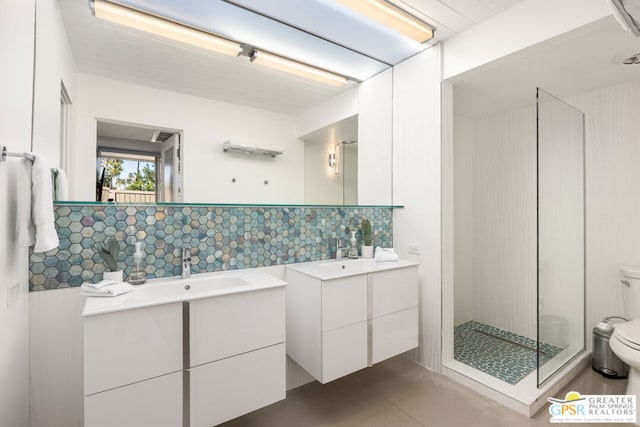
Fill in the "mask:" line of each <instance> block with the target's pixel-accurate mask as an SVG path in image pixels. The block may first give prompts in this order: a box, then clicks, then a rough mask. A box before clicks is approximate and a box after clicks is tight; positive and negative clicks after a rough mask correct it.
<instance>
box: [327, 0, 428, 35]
mask: <svg viewBox="0 0 640 427" xmlns="http://www.w3.org/2000/svg"><path fill="white" fill-rule="evenodd" d="M337 1H338V3H341V4H343V5H344V6H346V7H348V8H349V9H352V10H354V11H356V12H358V13H360V14H362V15H364V16H366V17H368V18H370V19H373V20H374V21H376V22H379V23H380V24H382V25H385V26H387V27H389V28H391V29H392V30H395V31H397V32H399V33H402V34H404V35H405V36H407V37H409V38H412V39H413V40H415V41H417V42H418V43H424V42H426V41H427V40H430V39H432V38H433V27H431V26H429V25H427V24H425V23H424V22H422V21H421V20H419V19H418V18H416V17H414V16H412V15H410V14H409V13H407V12H405V11H404V10H402V9H400V8H399V7H397V6H395V5H393V4H391V3H389V2H388V1H385V0H337Z"/></svg>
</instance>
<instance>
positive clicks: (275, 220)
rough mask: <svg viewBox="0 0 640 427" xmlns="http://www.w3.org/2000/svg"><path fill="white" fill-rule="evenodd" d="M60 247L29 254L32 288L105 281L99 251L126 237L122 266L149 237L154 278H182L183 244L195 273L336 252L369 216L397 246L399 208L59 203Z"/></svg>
mask: <svg viewBox="0 0 640 427" xmlns="http://www.w3.org/2000/svg"><path fill="white" fill-rule="evenodd" d="M55 218H56V229H57V231H58V236H59V238H60V246H59V247H58V249H54V250H52V251H50V252H47V253H32V254H31V255H30V268H29V270H30V274H29V277H30V290H31V291H42V290H48V289H57V288H68V287H73V286H80V285H81V284H82V283H83V282H98V281H100V280H102V273H103V272H104V271H105V265H104V263H103V261H102V259H101V258H100V256H99V255H98V252H97V251H98V250H99V248H100V247H101V246H102V244H103V242H104V241H105V239H106V238H108V237H114V238H115V239H117V240H118V241H119V242H120V245H121V253H120V257H119V259H118V265H119V267H120V268H121V269H123V270H124V275H125V277H127V276H128V275H129V273H130V272H131V269H132V267H133V252H134V243H135V242H137V241H141V242H143V250H144V252H145V253H146V256H145V258H144V266H145V270H146V272H147V277H148V278H150V279H151V278H157V277H171V276H178V275H180V272H181V254H182V248H183V247H185V246H188V247H190V248H191V254H192V272H193V273H203V272H212V271H223V270H236V269H243V268H254V267H264V266H269V265H279V264H289V263H294V262H305V261H316V260H322V259H328V258H331V257H332V256H333V254H334V248H333V244H332V243H331V242H332V239H331V236H332V233H333V232H335V233H336V235H337V236H338V237H341V238H342V239H344V240H345V241H346V238H347V236H348V234H349V232H350V231H351V230H357V231H358V235H359V237H360V241H361V238H362V230H361V224H362V220H363V219H365V218H368V219H369V220H370V221H371V227H372V231H373V234H374V245H377V246H383V247H390V246H392V243H393V236H392V209H391V208H379V207H357V208H353V207H286V206H279V207H268V206H265V207H262V206H260V207H258V206H247V207H243V206H131V205H75V204H74V205H57V206H55Z"/></svg>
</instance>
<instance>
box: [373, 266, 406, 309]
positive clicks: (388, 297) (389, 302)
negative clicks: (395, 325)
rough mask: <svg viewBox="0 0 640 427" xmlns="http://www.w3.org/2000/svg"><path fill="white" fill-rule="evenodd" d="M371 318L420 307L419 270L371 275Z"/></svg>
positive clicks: (402, 270) (392, 271)
mask: <svg viewBox="0 0 640 427" xmlns="http://www.w3.org/2000/svg"><path fill="white" fill-rule="evenodd" d="M369 286H370V291H369V297H370V304H371V310H370V312H371V318H376V317H378V316H383V315H385V314H390V313H395V312H397V311H400V310H405V309H407V308H411V307H415V306H417V305H418V268H417V267H410V268H401V269H397V270H391V271H383V272H379V273H375V274H370V275H369Z"/></svg>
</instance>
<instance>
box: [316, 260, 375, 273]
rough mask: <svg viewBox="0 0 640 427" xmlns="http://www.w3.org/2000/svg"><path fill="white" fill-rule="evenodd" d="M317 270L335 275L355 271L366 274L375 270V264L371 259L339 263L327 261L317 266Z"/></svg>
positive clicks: (341, 261)
mask: <svg viewBox="0 0 640 427" xmlns="http://www.w3.org/2000/svg"><path fill="white" fill-rule="evenodd" d="M318 268H320V269H322V270H323V271H326V272H332V273H336V274H340V273H351V272H356V271H361V272H366V271H368V270H371V269H374V268H376V262H375V261H374V260H373V259H344V260H340V261H329V262H325V263H322V264H318Z"/></svg>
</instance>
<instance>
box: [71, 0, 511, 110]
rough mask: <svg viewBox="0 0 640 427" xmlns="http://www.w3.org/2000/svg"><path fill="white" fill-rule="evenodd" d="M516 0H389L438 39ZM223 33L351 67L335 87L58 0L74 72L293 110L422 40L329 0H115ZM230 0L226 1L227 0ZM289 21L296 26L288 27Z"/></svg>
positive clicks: (315, 61)
mask: <svg viewBox="0 0 640 427" xmlns="http://www.w3.org/2000/svg"><path fill="white" fill-rule="evenodd" d="M521 1H522V0H447V1H445V0H442V1H439V0H405V1H401V0H394V1H393V3H396V4H397V5H399V6H400V7H403V8H405V9H406V10H408V11H410V12H411V13H413V14H415V15H416V16H418V17H420V18H421V19H423V20H425V21H426V22H428V23H430V24H433V25H434V26H435V27H436V38H435V41H442V40H445V39H446V38H449V37H451V36H453V35H455V34H457V33H460V32H462V31H464V30H466V29H468V28H469V27H471V26H473V25H475V24H477V23H479V22H482V21H484V20H486V19H488V18H490V17H492V16H494V15H495V14H497V13H500V12H501V11H503V10H505V9H507V8H509V7H511V6H514V5H516V4H517V3H520V2H521ZM120 2H122V3H123V4H128V5H131V6H134V7H136V8H139V9H142V10H146V11H148V12H151V13H155V14H158V15H161V16H165V17H168V18H170V19H173V20H176V21H179V22H184V23H186V24H188V25H191V26H194V27H197V28H202V29H205V30H208V31H211V32H214V33H216V34H219V35H222V36H224V37H228V38H230V39H233V40H236V41H240V42H243V43H248V44H251V45H253V46H255V47H262V48H263V49H265V50H269V51H271V52H273V53H279V54H281V55H284V56H288V57H291V58H293V59H297V60H300V61H302V62H306V63H309V64H312V65H316V66H319V67H321V68H324V69H327V70H330V71H334V72H337V73H339V74H343V75H346V76H350V77H352V78H353V79H354V80H355V81H351V82H349V83H348V84H347V85H345V86H343V87H341V88H335V87H328V86H326V85H323V84H321V83H315V82H311V81H309V80H306V79H304V78H300V77H296V76H292V75H289V74H284V73H281V72H277V71H272V70H270V69H266V68H262V67H260V66H257V65H256V64H252V63H250V62H249V60H248V58H246V57H229V56H225V55H222V54H217V53H213V52H208V51H203V50H201V49H198V48H195V47H190V46H185V45H182V44H180V43H178V42H173V41H171V40H167V39H164V38H161V37H157V36H153V35H150V34H148V33H143V32H140V31H137V30H133V29H129V28H126V27H122V26H118V25H116V24H112V23H109V22H106V21H102V20H100V19H97V18H94V17H92V16H91V13H90V9H89V7H88V2H87V1H82V0H59V3H60V8H61V11H62V16H63V20H64V24H65V27H66V30H67V34H68V36H69V40H70V44H71V48H72V51H73V55H74V58H75V60H76V63H77V66H78V70H79V71H80V72H81V73H87V74H94V75H98V76H102V77H107V78H112V79H117V80H122V81H125V82H130V83H134V84H139V85H145V86H150V87H154V88H158V89H163V90H169V91H174V92H180V93H185V94H189V95H195V96H200V97H204V98H210V99H215V100H219V101H223V102H230V103H235V104H240V105H246V106H251V107H256V108H261V109H266V110H270V111H276V112H280V113H285V114H291V115H298V114H301V113H302V112H305V111H307V110H309V109H310V108H312V107H314V106H316V105H318V104H320V103H322V102H323V101H326V100H327V99H330V98H332V97H333V96H335V95H337V94H339V93H341V92H343V91H345V90H348V89H350V88H352V87H353V86H355V84H356V82H357V81H360V80H365V79H366V78H369V77H371V76H373V75H375V74H377V73H379V72H380V71H382V70H384V69H386V68H387V67H389V66H390V65H393V64H396V63H398V62H400V61H402V60H403V59H405V58H408V57H410V56H412V55H414V54H415V53H417V52H419V51H421V50H424V49H425V48H426V47H427V46H426V45H420V44H418V43H417V42H414V41H412V40H410V39H408V38H406V37H404V36H401V35H398V34H395V33H393V32H392V31H390V30H387V29H386V28H384V27H382V26H380V25H379V24H376V23H375V22H372V21H370V20H368V19H366V18H363V17H361V16H359V15H357V14H355V13H353V12H351V11H349V10H348V9H346V8H345V7H344V6H341V5H339V4H337V3H336V2H334V1H332V0H305V1H304V3H301V2H300V1H299V0H278V1H270V2H265V1H264V0H227V1H223V0H182V1H179V2H178V1H175V0H120ZM232 3H233V4H232ZM294 27H295V28H294Z"/></svg>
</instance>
